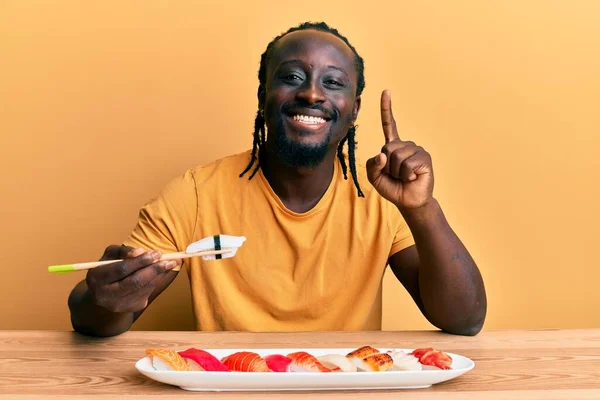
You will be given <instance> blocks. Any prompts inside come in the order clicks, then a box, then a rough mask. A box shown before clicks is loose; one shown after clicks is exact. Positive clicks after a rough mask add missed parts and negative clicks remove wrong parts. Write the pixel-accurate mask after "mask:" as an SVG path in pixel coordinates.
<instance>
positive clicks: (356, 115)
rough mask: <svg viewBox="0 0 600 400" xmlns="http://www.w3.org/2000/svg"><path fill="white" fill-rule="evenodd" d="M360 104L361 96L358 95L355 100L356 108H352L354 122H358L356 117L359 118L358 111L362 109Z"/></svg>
mask: <svg viewBox="0 0 600 400" xmlns="http://www.w3.org/2000/svg"><path fill="white" fill-rule="evenodd" d="M360 104H361V99H360V96H358V97H357V98H356V100H355V101H354V108H353V109H352V122H356V119H357V118H358V112H359V111H360Z"/></svg>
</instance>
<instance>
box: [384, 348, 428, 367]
mask: <svg viewBox="0 0 600 400" xmlns="http://www.w3.org/2000/svg"><path fill="white" fill-rule="evenodd" d="M388 354H389V355H390V356H392V360H394V366H393V367H392V368H391V369H392V370H393V371H420V370H422V369H423V365H421V363H420V362H419V359H418V358H417V357H415V356H413V355H411V354H408V353H405V352H403V351H400V350H394V351H388Z"/></svg>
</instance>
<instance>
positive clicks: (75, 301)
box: [69, 280, 135, 337]
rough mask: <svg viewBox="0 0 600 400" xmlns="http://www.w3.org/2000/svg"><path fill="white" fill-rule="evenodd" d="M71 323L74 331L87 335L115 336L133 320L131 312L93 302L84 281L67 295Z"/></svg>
mask: <svg viewBox="0 0 600 400" xmlns="http://www.w3.org/2000/svg"><path fill="white" fill-rule="evenodd" d="M69 310H70V312H71V324H72V325H73V329H74V330H75V331H76V332H79V333H82V334H85V335H89V336H101V337H106V336H115V335H119V334H121V333H123V332H126V331H127V330H128V329H129V328H130V327H131V325H132V324H133V322H134V320H135V318H134V317H135V315H134V313H133V312H124V313H115V312H111V311H109V310H107V309H105V308H103V307H100V306H98V305H96V304H94V300H93V296H92V294H91V292H90V291H89V289H88V287H87V284H86V283H85V280H84V281H81V282H79V284H77V286H75V288H74V289H73V291H72V292H71V294H70V296H69Z"/></svg>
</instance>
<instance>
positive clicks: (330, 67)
mask: <svg viewBox="0 0 600 400" xmlns="http://www.w3.org/2000/svg"><path fill="white" fill-rule="evenodd" d="M288 64H296V65H297V64H304V61H302V60H287V61H283V62H282V63H281V64H279V67H278V68H281V67H282V66H284V65H288ZM327 68H328V69H335V70H336V71H340V72H342V73H343V74H344V75H346V77H347V76H348V73H347V72H346V71H345V70H344V68H341V67H336V66H335V65H328V66H327Z"/></svg>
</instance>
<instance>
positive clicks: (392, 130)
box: [381, 90, 400, 143]
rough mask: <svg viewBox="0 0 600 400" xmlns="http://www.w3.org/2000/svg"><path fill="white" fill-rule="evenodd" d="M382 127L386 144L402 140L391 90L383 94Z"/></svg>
mask: <svg viewBox="0 0 600 400" xmlns="http://www.w3.org/2000/svg"><path fill="white" fill-rule="evenodd" d="M381 126H382V127H383V135H384V136H385V142H386V143H389V142H391V141H394V140H397V139H400V137H399V136H398V130H397V129H396V120H395V119H394V114H393V113H392V94H391V93H390V91H389V90H384V91H383V93H382V94H381Z"/></svg>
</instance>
